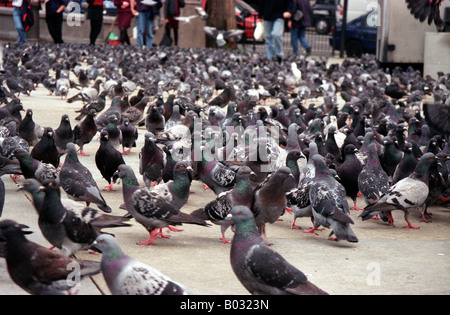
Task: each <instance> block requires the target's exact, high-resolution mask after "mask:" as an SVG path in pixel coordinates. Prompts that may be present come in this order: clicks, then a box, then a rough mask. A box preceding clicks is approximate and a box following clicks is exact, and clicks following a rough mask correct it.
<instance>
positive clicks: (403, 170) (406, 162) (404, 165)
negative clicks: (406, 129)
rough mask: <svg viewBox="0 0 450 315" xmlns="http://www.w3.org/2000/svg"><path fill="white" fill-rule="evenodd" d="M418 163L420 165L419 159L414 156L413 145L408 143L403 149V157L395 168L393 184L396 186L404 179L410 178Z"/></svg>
mask: <svg viewBox="0 0 450 315" xmlns="http://www.w3.org/2000/svg"><path fill="white" fill-rule="evenodd" d="M417 163H419V159H418V158H416V157H415V156H414V153H413V146H412V144H411V143H410V142H406V143H405V146H404V148H403V157H402V159H401V160H400V162H399V163H398V164H397V166H396V168H395V171H394V175H393V177H392V183H393V184H395V183H397V182H398V181H400V180H402V179H403V178H405V177H408V176H409V175H410V174H411V173H412V172H414V169H415V168H416V166H417Z"/></svg>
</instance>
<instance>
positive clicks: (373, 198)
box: [358, 143, 389, 205]
mask: <svg viewBox="0 0 450 315" xmlns="http://www.w3.org/2000/svg"><path fill="white" fill-rule="evenodd" d="M358 187H359V191H360V192H361V194H362V196H363V198H364V201H365V202H366V205H370V204H373V203H376V202H377V201H378V200H379V199H380V197H381V196H382V195H384V194H385V193H386V191H387V190H388V189H389V176H388V175H387V174H386V172H385V171H384V170H383V168H382V167H381V164H380V160H379V158H378V149H377V146H376V144H375V143H372V144H370V145H369V152H368V156H367V161H366V165H364V166H363V169H362V170H361V172H360V173H359V175H358Z"/></svg>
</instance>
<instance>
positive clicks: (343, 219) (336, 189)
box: [309, 154, 358, 243]
mask: <svg viewBox="0 0 450 315" xmlns="http://www.w3.org/2000/svg"><path fill="white" fill-rule="evenodd" d="M312 159H313V163H314V167H315V177H314V181H313V182H312V183H311V186H310V189H309V200H310V201H311V207H312V211H313V216H314V226H315V227H316V228H317V227H319V226H320V225H322V226H324V227H326V228H329V227H330V226H331V228H332V232H331V233H330V236H331V235H332V234H334V235H335V236H336V238H335V239H332V238H330V239H331V240H346V241H348V242H352V243H356V242H358V238H357V237H356V235H355V233H354V232H353V230H352V228H351V227H350V224H353V220H352V219H351V218H350V216H349V214H350V211H349V206H348V202H347V198H346V192H345V188H344V186H343V185H342V184H341V183H339V182H338V181H337V180H336V179H335V178H334V176H333V175H332V174H331V172H330V169H329V168H328V167H327V166H326V164H325V160H324V158H323V157H322V156H320V155H319V154H316V155H314V156H313V157H312Z"/></svg>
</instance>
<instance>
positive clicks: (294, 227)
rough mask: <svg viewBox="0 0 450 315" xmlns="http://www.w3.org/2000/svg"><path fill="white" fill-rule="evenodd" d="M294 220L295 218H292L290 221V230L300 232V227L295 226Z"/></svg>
mask: <svg viewBox="0 0 450 315" xmlns="http://www.w3.org/2000/svg"><path fill="white" fill-rule="evenodd" d="M296 220H297V219H296V218H294V219H293V220H292V222H291V229H295V230H300V227H299V226H298V225H296V224H295V221H296Z"/></svg>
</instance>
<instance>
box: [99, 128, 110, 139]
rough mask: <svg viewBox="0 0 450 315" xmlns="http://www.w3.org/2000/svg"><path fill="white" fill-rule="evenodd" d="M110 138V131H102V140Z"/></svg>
mask: <svg viewBox="0 0 450 315" xmlns="http://www.w3.org/2000/svg"><path fill="white" fill-rule="evenodd" d="M108 140H109V134H108V131H106V130H102V132H100V141H108Z"/></svg>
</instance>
